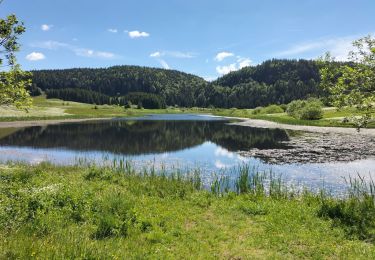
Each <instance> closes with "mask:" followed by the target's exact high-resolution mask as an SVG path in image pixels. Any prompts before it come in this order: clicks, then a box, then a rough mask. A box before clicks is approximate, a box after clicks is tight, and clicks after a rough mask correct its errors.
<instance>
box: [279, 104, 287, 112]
mask: <svg viewBox="0 0 375 260" xmlns="http://www.w3.org/2000/svg"><path fill="white" fill-rule="evenodd" d="M280 107H281V108H282V109H283V110H284V112H285V111H286V110H287V108H288V105H286V104H281V105H280Z"/></svg>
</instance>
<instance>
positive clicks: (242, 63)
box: [237, 57, 253, 69]
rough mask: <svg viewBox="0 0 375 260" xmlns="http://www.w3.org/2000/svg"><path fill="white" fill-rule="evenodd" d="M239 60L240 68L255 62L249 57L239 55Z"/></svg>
mask: <svg viewBox="0 0 375 260" xmlns="http://www.w3.org/2000/svg"><path fill="white" fill-rule="evenodd" d="M237 62H238V68H239V69H242V68H245V67H248V66H251V64H252V63H253V62H252V60H250V59H249V58H242V57H239V58H238V60H237Z"/></svg>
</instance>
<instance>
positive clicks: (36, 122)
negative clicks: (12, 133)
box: [0, 117, 113, 128]
mask: <svg viewBox="0 0 375 260" xmlns="http://www.w3.org/2000/svg"><path fill="white" fill-rule="evenodd" d="M111 119H113V117H101V118H100V117H99V118H77V119H46V120H30V121H28V120H25V121H11V122H0V128H21V127H31V126H45V125H57V124H63V123H78V122H86V121H105V120H111Z"/></svg>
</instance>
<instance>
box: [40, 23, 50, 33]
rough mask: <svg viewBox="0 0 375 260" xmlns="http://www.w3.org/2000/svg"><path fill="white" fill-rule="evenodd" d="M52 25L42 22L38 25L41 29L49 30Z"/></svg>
mask: <svg viewBox="0 0 375 260" xmlns="http://www.w3.org/2000/svg"><path fill="white" fill-rule="evenodd" d="M52 27H53V25H52V24H42V25H41V26H40V29H42V31H45V32H46V31H49V30H51V28H52Z"/></svg>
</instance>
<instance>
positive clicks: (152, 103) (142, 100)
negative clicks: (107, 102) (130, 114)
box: [123, 92, 166, 109]
mask: <svg viewBox="0 0 375 260" xmlns="http://www.w3.org/2000/svg"><path fill="white" fill-rule="evenodd" d="M123 99H125V100H127V101H126V102H125V103H126V104H128V103H129V102H130V104H140V107H143V108H147V109H158V108H165V107H166V104H165V100H164V99H163V98H162V97H161V96H158V95H156V94H148V93H140V92H133V93H129V94H128V95H126V96H124V97H123Z"/></svg>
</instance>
